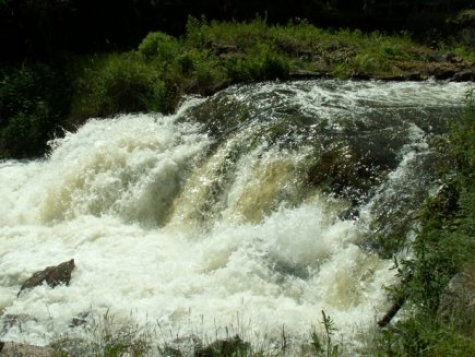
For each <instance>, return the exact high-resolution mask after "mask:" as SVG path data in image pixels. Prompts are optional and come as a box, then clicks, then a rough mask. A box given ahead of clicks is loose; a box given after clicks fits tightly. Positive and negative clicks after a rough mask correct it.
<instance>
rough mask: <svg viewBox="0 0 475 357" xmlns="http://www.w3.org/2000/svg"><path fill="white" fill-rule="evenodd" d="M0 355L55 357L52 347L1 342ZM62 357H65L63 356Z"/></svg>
mask: <svg viewBox="0 0 475 357" xmlns="http://www.w3.org/2000/svg"><path fill="white" fill-rule="evenodd" d="M0 351H1V352H0V355H1V356H2V357H50V356H54V352H55V351H54V350H53V349H52V348H51V347H41V346H33V345H24V344H21V343H15V342H5V343H4V342H1V345H0ZM61 356H65V355H64V354H62V355H61Z"/></svg>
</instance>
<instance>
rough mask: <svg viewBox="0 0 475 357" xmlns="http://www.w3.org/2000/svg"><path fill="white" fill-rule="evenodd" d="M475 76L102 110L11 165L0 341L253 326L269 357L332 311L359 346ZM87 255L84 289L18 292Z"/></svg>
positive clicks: (79, 283)
mask: <svg viewBox="0 0 475 357" xmlns="http://www.w3.org/2000/svg"><path fill="white" fill-rule="evenodd" d="M472 88H473V85H471V84H468V83H442V82H435V81H427V82H419V83H416V82H406V83H382V82H353V81H335V80H322V81H298V82H290V83H261V84H253V85H243V86H235V87H231V88H228V89H226V90H224V91H222V92H220V93H217V94H216V95H214V96H213V97H210V98H199V97H189V98H186V99H184V101H183V103H182V105H181V106H180V108H179V110H178V111H177V113H175V114H173V115H170V116H164V115H161V114H158V113H155V114H153V113H149V114H129V115H120V116H117V117H115V118H109V119H101V120H99V119H91V120H89V121H88V122H87V123H86V124H85V125H84V126H82V127H81V128H79V129H78V130H77V132H75V133H66V134H65V136H64V138H59V139H55V140H52V141H51V142H50V146H51V153H50V154H49V155H48V156H47V157H45V158H44V159H38V160H30V161H11V160H5V161H2V162H0V202H1V206H0V313H1V318H0V319H1V320H0V328H1V330H0V339H1V340H2V341H17V342H25V343H31V344H38V345H47V344H49V343H50V342H51V341H54V340H55V339H58V338H59V337H64V336H68V337H71V338H74V337H82V338H86V339H91V338H92V339H96V340H97V339H101V338H104V337H103V336H101V331H102V332H104V331H105V330H104V328H102V329H101V328H98V327H97V326H104V324H106V325H108V326H109V327H108V328H110V329H111V330H113V329H117V330H120V329H121V328H124V326H126V327H127V328H129V329H131V330H133V332H134V333H136V334H138V335H139V334H140V333H147V334H150V335H152V336H154V337H153V340H154V341H155V342H156V343H157V344H162V345H163V344H167V343H171V342H170V341H172V340H173V339H176V338H177V337H178V338H182V339H186V338H187V337H189V336H195V337H196V338H198V339H200V340H202V341H203V343H208V342H211V341H213V340H215V339H217V338H226V336H232V335H235V334H239V335H240V336H241V338H242V339H244V340H246V341H249V342H251V343H252V345H253V346H257V348H260V349H262V350H263V351H266V352H269V353H274V352H275V351H276V350H278V349H279V348H281V347H282V341H283V337H282V336H283V335H285V344H286V346H287V348H288V349H289V350H290V351H298V350H299V349H300V346H301V345H303V344H307V343H309V341H311V334H312V332H313V331H316V332H317V333H321V332H322V331H323V325H322V323H321V322H322V311H324V312H325V314H326V315H327V316H330V317H331V319H332V320H333V322H334V327H335V334H334V336H333V338H334V340H335V341H337V343H338V344H342V345H346V346H347V347H346V348H348V349H350V350H351V349H353V350H356V349H358V348H359V346H361V345H363V344H364V341H365V338H366V337H367V335H368V334H369V333H370V332H369V331H371V329H373V328H375V325H376V321H377V320H378V319H379V318H380V317H381V316H382V314H383V313H384V311H385V309H387V308H388V306H389V305H390V302H388V301H387V298H386V293H385V290H384V286H386V285H389V284H391V283H393V282H395V277H394V273H395V272H394V271H393V270H391V267H392V265H393V263H392V260H391V259H390V257H388V256H384V254H380V253H381V252H380V251H379V250H378V242H377V241H375V238H374V237H375V234H376V233H378V234H379V235H380V236H381V235H382V236H383V238H384V236H385V235H386V236H388V237H389V236H390V235H391V234H392V233H391V232H393V230H400V229H401V227H402V226H404V227H408V226H411V225H414V224H416V223H417V222H415V219H414V216H415V212H416V210H417V205H418V204H419V203H420V202H422V200H423V199H424V198H425V197H427V195H429V194H431V192H433V191H434V190H435V189H437V174H436V170H435V169H436V167H435V164H436V162H437V154H436V153H434V152H433V150H432V149H431V145H430V144H431V140H433V139H434V138H435V137H439V136H441V135H443V133H444V132H445V131H446V129H447V124H448V123H449V122H450V120H454V119H456V118H457V117H458V116H459V115H460V114H461V112H462V110H463V105H464V98H465V95H466V93H467V91H468V90H470V89H472ZM376 231H377V232H376ZM408 239H410V237H408ZM394 254H407V253H405V252H402V251H400V252H394ZM72 258H74V259H75V263H76V267H75V270H74V271H73V273H72V278H71V282H70V285H69V286H58V287H56V288H54V289H53V288H50V287H49V286H47V285H42V286H38V287H36V288H33V289H31V290H28V291H25V292H24V293H22V295H20V296H19V297H17V293H18V291H19V289H20V286H21V285H22V283H23V282H24V281H25V280H26V279H27V278H29V277H30V276H31V275H32V274H33V273H34V272H36V271H38V270H42V269H44V268H45V267H47V266H51V265H56V264H59V263H61V262H63V261H67V260H69V259H72ZM73 321H76V322H78V321H79V322H80V323H72V322H73ZM2 325H3V327H2ZM365 336H366V337H365Z"/></svg>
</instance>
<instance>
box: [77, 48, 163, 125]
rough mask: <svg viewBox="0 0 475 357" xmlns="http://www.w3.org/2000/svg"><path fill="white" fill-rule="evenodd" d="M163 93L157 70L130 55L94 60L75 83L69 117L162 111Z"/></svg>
mask: <svg viewBox="0 0 475 357" xmlns="http://www.w3.org/2000/svg"><path fill="white" fill-rule="evenodd" d="M165 93H166V88H165V83H164V81H163V80H162V79H161V72H160V70H159V69H156V67H154V66H153V65H151V64H149V63H146V62H144V61H142V60H141V59H140V58H139V57H138V56H136V55H135V54H134V53H126V54H123V55H120V54H110V55H106V56H95V57H93V58H91V59H90V60H89V61H88V63H87V64H86V65H85V66H84V68H83V71H82V73H81V74H80V75H78V78H77V79H76V82H75V94H76V95H75V98H74V101H73V107H72V112H71V117H72V118H74V119H75V120H81V119H82V120H84V119H87V118H89V117H107V116H113V115H116V114H117V113H124V112H128V113H130V112H142V111H162V110H163V109H164V107H165Z"/></svg>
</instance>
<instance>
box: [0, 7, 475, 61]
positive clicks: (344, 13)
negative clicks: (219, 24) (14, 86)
mask: <svg viewBox="0 0 475 357" xmlns="http://www.w3.org/2000/svg"><path fill="white" fill-rule="evenodd" d="M399 2H401V1H399ZM418 2H423V3H427V2H428V1H427V0H426V1H422V0H420V1H419V0H418V1H415V2H414V4H415V3H418ZM437 2H450V3H451V4H454V5H457V4H458V5H463V4H464V3H465V2H467V1H465V0H437ZM385 3H391V4H397V3H398V1H396V0H392V1H389V0H200V1H196V0H122V1H115V0H0V41H1V42H0V43H1V46H2V50H1V53H2V55H1V57H2V59H4V60H21V59H23V58H25V57H28V58H37V57H40V58H45V57H46V58H48V57H50V56H52V55H53V54H56V53H58V52H61V51H67V52H73V53H84V52H92V51H108V50H124V49H130V48H132V47H135V46H137V44H138V43H139V42H140V41H141V40H142V39H143V37H144V36H145V35H146V34H147V33H148V32H150V31H157V30H159V31H163V32H167V33H170V34H172V35H181V34H183V31H184V28H185V24H186V20H187V17H188V15H192V16H195V17H197V18H200V17H201V16H202V15H205V16H206V18H207V19H208V20H213V19H214V20H236V21H245V20H251V19H254V18H255V17H256V16H260V17H265V18H266V19H267V21H268V22H269V23H279V24H285V23H287V22H288V21H289V20H290V19H297V18H300V19H306V20H308V21H309V22H310V23H313V24H315V25H317V26H319V27H331V26H333V27H361V26H367V25H368V22H367V21H366V20H367V19H365V18H364V16H368V14H371V13H372V10H377V9H378V6H379V8H380V9H381V8H387V6H386V7H385V6H384V5H385ZM404 3H406V4H407V3H408V2H407V1H404ZM380 5H382V7H381V6H380ZM411 9H412V8H411ZM411 9H409V8H408V9H406V10H404V11H410V10H411ZM375 13H377V12H375ZM378 16H380V15H378ZM378 26H384V22H381V23H380V24H379V25H378Z"/></svg>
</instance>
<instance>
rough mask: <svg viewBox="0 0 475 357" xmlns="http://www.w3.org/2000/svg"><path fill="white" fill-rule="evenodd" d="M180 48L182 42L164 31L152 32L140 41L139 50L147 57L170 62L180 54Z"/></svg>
mask: <svg viewBox="0 0 475 357" xmlns="http://www.w3.org/2000/svg"><path fill="white" fill-rule="evenodd" d="M179 48H180V43H179V42H178V40H177V39H175V38H174V37H172V36H169V35H167V34H165V33H163V32H151V33H149V34H148V35H147V36H146V37H145V38H144V39H143V41H142V42H141V43H140V45H139V48H138V50H139V53H140V54H141V55H142V56H144V58H146V59H152V58H155V59H158V60H159V61H162V62H169V61H171V60H172V59H173V58H174V57H175V56H176V55H177V54H178V52H179Z"/></svg>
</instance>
